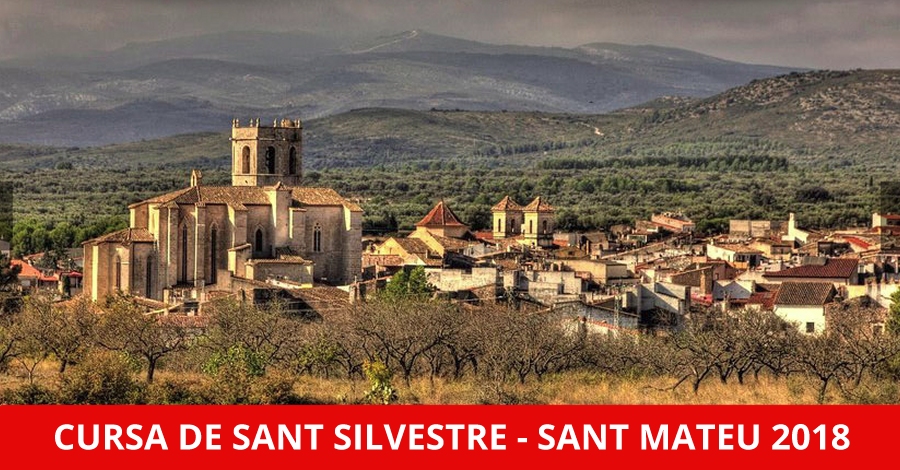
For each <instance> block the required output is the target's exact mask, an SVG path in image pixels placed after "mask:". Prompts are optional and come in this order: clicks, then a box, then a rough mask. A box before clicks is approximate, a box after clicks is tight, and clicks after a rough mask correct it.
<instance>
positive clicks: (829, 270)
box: [763, 257, 859, 286]
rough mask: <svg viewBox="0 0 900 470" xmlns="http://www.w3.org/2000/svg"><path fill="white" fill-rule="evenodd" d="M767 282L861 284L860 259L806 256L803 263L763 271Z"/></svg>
mask: <svg viewBox="0 0 900 470" xmlns="http://www.w3.org/2000/svg"><path fill="white" fill-rule="evenodd" d="M763 277H764V278H765V279H766V281H767V282H776V283H785V282H813V283H815V282H830V283H832V284H833V285H835V286H842V285H844V286H849V285H857V284H859V260H858V259H853V258H817V257H807V258H804V260H803V264H802V265H800V266H795V267H792V268H787V269H782V270H779V271H769V272H765V273H763Z"/></svg>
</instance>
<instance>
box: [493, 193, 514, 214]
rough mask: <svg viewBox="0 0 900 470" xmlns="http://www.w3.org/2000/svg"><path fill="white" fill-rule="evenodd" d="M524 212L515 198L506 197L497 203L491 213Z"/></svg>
mask: <svg viewBox="0 0 900 470" xmlns="http://www.w3.org/2000/svg"><path fill="white" fill-rule="evenodd" d="M520 210H522V206H521V205H519V203H517V202H516V201H514V200H513V198H511V197H509V196H505V197H504V198H503V199H501V200H500V202H498V203H497V205H496V206H494V207H492V208H491V212H504V211H520Z"/></svg>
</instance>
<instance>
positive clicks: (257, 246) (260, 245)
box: [254, 228, 263, 256]
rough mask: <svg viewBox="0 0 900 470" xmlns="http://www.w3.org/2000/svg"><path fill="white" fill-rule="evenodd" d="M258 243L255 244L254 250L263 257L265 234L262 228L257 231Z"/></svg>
mask: <svg viewBox="0 0 900 470" xmlns="http://www.w3.org/2000/svg"><path fill="white" fill-rule="evenodd" d="M255 241H256V243H255V244H254V250H255V251H256V254H257V255H258V256H262V254H263V232H262V229H261V228H258V229H256V240H255Z"/></svg>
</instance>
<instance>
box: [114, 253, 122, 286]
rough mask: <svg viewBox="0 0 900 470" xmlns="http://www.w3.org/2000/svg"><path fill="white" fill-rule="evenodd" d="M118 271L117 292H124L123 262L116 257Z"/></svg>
mask: <svg viewBox="0 0 900 470" xmlns="http://www.w3.org/2000/svg"><path fill="white" fill-rule="evenodd" d="M113 269H115V270H116V290H122V260H121V259H119V257H118V256H116V263H115V267H114V268H113Z"/></svg>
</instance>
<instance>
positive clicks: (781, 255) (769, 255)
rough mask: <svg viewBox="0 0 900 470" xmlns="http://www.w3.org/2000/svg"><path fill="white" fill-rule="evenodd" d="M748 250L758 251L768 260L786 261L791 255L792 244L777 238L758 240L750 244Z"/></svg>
mask: <svg viewBox="0 0 900 470" xmlns="http://www.w3.org/2000/svg"><path fill="white" fill-rule="evenodd" d="M749 246H750V248H752V249H754V250H758V251H759V252H760V253H762V255H763V257H764V258H766V259H770V260H782V261H788V260H790V259H791V256H792V255H793V248H794V246H793V244H791V243H788V242H785V241H782V240H781V239H778V238H759V239H754V240H752V241H751V242H750V245H749Z"/></svg>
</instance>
